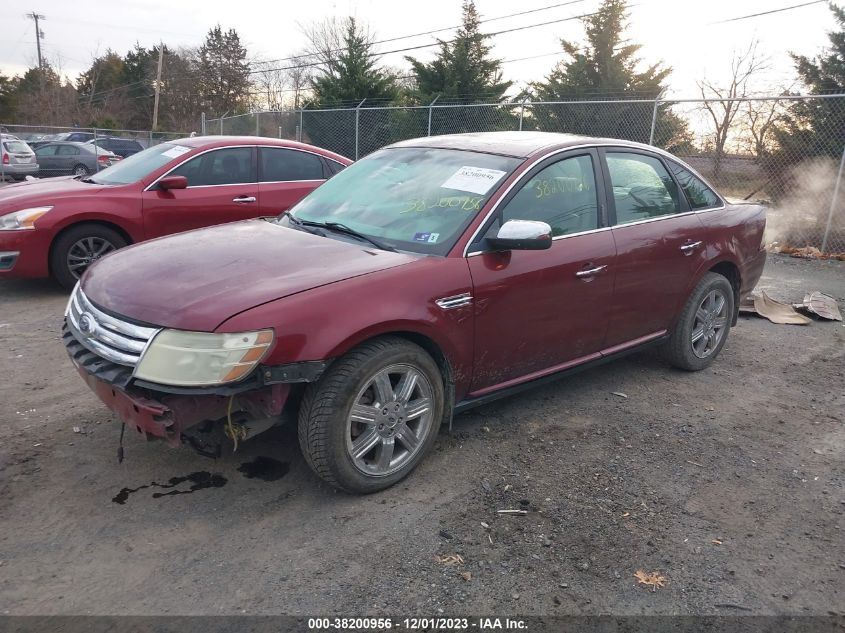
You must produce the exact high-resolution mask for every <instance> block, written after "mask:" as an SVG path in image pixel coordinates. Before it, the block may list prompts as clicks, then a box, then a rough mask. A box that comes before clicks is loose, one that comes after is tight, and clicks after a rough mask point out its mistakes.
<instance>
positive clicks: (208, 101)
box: [197, 24, 251, 116]
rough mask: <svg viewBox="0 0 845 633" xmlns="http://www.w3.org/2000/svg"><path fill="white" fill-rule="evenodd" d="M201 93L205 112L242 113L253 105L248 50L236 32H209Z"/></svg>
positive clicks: (200, 66) (201, 62)
mask: <svg viewBox="0 0 845 633" xmlns="http://www.w3.org/2000/svg"><path fill="white" fill-rule="evenodd" d="M197 73H198V86H197V88H198V92H199V96H200V98H201V100H202V102H203V106H204V108H205V110H206V111H207V112H209V113H213V114H215V115H218V116H220V115H223V114H226V113H229V114H234V113H239V112H241V111H242V110H243V109H245V108H246V106H247V104H248V103H249V91H250V85H251V82H250V72H249V63H248V62H247V61H246V48H245V47H244V46H243V45H242V44H241V38H240V36H239V35H238V32H237V31H235V29H229V30H228V31H225V32H224V31H223V29H222V28H220V25H219V24H218V25H217V26H215V27H214V28H213V29H211V30H209V32H208V35H206V38H205V42H204V43H203V45H202V46H201V47H200V49H199V52H198V59H197Z"/></svg>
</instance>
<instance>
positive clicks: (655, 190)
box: [606, 152, 681, 224]
mask: <svg viewBox="0 0 845 633" xmlns="http://www.w3.org/2000/svg"><path fill="white" fill-rule="evenodd" d="M606 156H607V167H608V172H609V173H610V182H611V185H612V187H613V201H614V203H615V206H616V224H627V223H629V222H637V221H639V220H648V219H651V218H656V217H660V216H663V215H671V214H673V213H678V212H679V211H680V210H681V206H680V199H679V196H678V188H677V186H676V185H675V181H674V180H672V177H671V176H670V175H669V172H668V171H666V168H665V167H664V166H663V163H662V162H661V161H660V160H659V159H658V158H656V157H654V156H648V155H646V154H635V153H632V152H630V153H629V152H608V153H607V155H606Z"/></svg>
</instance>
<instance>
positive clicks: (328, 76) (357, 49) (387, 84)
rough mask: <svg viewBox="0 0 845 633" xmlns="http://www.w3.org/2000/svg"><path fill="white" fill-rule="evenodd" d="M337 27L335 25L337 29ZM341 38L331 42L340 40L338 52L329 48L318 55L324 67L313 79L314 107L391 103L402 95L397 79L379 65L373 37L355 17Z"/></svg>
mask: <svg viewBox="0 0 845 633" xmlns="http://www.w3.org/2000/svg"><path fill="white" fill-rule="evenodd" d="M336 26H337V25H333V27H336ZM340 28H341V29H342V31H341V33H340V35H339V37H337V38H329V39H328V40H327V41H328V42H333V41H337V40H339V41H340V46H338V48H337V49H331V48H327V49H324V50H323V51H322V52H319V53H317V56H318V57H320V58H322V59H323V60H324V61H323V64H321V67H320V68H319V70H318V74H317V76H316V77H314V78H312V79H311V89H312V92H313V98H312V100H311V102H310V105H318V106H331V105H337V104H350V103H359V102H361V101H362V100H363V99H367V100H369V101H372V102H380V101H381V102H384V101H391V100H393V99H395V98H396V96H397V95H398V93H399V87H398V84H397V81H396V76H395V75H394V74H393V73H391V72H389V71H387V70H384V69H382V68H379V67H378V65H377V58H376V57H375V56H374V55H373V53H372V38H370V37H369V36H368V35H367V33H366V32H365V30H364V29H363V28H362V27H361V25H360V24H358V22H357V21H356V20H355V18H353V17H348V18H346V20H344V21H343V23H342V25H340Z"/></svg>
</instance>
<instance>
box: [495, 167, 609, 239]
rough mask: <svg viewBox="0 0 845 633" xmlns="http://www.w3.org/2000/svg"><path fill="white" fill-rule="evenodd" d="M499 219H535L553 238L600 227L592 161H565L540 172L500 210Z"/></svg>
mask: <svg viewBox="0 0 845 633" xmlns="http://www.w3.org/2000/svg"><path fill="white" fill-rule="evenodd" d="M502 220H503V221H504V222H507V221H508V220H538V221H540V222H546V223H547V224H548V225H549V226H551V227H552V235H566V234H567V233H579V232H581V231H589V230H592V229H596V228H598V226H599V213H598V198H597V197H596V177H595V170H594V169H593V160H592V158H591V157H590V156H589V155H584V156H574V157H572V158H566V159H564V160H560V161H558V162H556V163H553V164H551V165H549V166H548V167H546V168H544V169H542V170H540V171H539V172H538V173H537V174H536V175H535V176H533V177H532V178H531V179H530V180H529V181H528V182H527V183H525V184H524V185H523V186H522V188H521V189H520V190H519V191H518V192H517V194H516V195H515V196H514V197H513V198H511V200H510V201H509V202H508V203H507V204H506V205H505V207H504V208H503V209H502Z"/></svg>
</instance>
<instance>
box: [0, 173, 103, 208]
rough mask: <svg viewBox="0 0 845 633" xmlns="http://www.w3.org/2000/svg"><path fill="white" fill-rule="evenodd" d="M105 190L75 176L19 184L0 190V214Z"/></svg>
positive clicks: (101, 186)
mask: <svg viewBox="0 0 845 633" xmlns="http://www.w3.org/2000/svg"><path fill="white" fill-rule="evenodd" d="M105 188H106V186H105V185H95V184H92V183H88V182H82V181H81V180H77V179H76V178H74V177H73V176H64V177H59V178H44V179H39V180H27V181H24V182H18V183H15V184H13V185H6V186H5V187H3V188H2V189H0V212H6V213H10V212H12V211H18V210H20V209H25V208H26V207H28V206H33V205H42V204H53V203H55V202H57V201H58V200H59V199H60V198H68V197H76V196H88V195H91V194H95V193H98V192H100V191H102V190H103V189H105ZM24 205H25V206H24Z"/></svg>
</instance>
